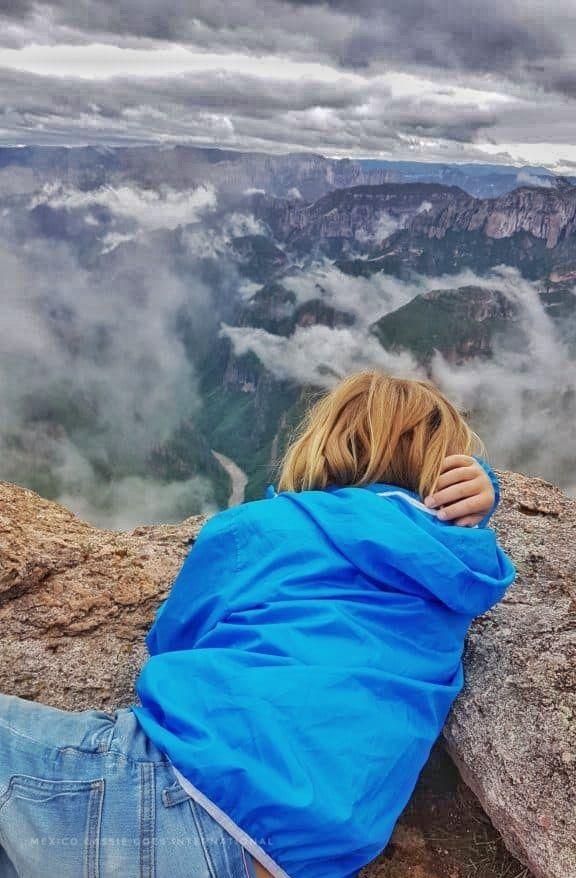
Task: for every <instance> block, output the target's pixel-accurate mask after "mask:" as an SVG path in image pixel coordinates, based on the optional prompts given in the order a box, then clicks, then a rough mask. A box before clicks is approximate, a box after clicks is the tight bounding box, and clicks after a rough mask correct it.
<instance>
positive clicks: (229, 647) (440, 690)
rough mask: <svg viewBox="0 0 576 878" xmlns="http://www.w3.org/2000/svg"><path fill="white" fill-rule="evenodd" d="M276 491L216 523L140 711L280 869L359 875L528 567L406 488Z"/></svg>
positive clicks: (168, 618)
mask: <svg viewBox="0 0 576 878" xmlns="http://www.w3.org/2000/svg"><path fill="white" fill-rule="evenodd" d="M485 466H486V468H487V469H488V471H489V472H490V473H491V470H489V468H488V467H487V465H485ZM491 475H492V478H493V480H495V476H494V474H493V473H492V474H491ZM268 494H269V496H268V498H267V499H263V500H258V501H253V502H249V503H244V504H243V505H241V506H237V507H234V508H231V509H227V510H225V511H223V512H220V513H218V514H217V515H215V516H214V517H213V518H211V519H210V520H209V521H208V522H207V523H206V524H205V525H204V527H203V528H202V530H201V532H200V535H199V537H198V539H197V540H196V543H195V544H194V547H193V549H192V551H191V552H190V554H189V556H188V558H187V559H186V561H185V563H184V565H183V567H182V569H181V571H180V574H179V576H178V578H177V579H176V581H175V583H174V586H173V588H172V591H171V593H170V595H169V597H168V599H167V600H166V601H165V603H164V604H163V605H162V606H161V608H160V610H159V611H158V614H157V617H156V621H155V623H154V625H153V627H152V629H151V630H150V633H149V635H148V638H147V644H148V647H149V651H150V656H151V657H150V658H149V660H148V662H147V664H146V665H145V667H144V669H143V670H142V672H141V675H140V677H139V680H138V684H137V691H138V695H139V697H140V699H141V705H142V706H141V707H135V708H134V709H135V711H136V714H137V716H138V718H139V720H140V722H141V724H142V726H143V728H144V730H145V732H146V733H147V734H148V736H149V737H150V738H151V739H152V741H153V742H154V743H155V744H156V745H157V746H158V747H159V748H160V749H161V750H162V751H163V752H164V753H166V754H167V755H168V757H169V758H170V760H171V762H172V763H173V765H174V766H175V767H176V769H178V771H179V772H180V774H181V776H183V778H185V779H186V781H187V782H188V785H189V788H190V789H192V790H193V791H195V794H196V797H197V799H198V801H200V802H201V804H203V805H204V806H206V807H208V809H209V810H210V811H211V813H212V814H213V816H214V817H215V818H216V819H217V820H219V821H220V822H221V823H222V824H223V825H224V826H225V827H226V828H227V829H228V830H229V831H231V832H232V834H234V835H235V836H236V838H238V839H239V840H240V841H241V842H242V843H243V844H244V846H245V847H247V848H248V849H249V850H251V851H252V853H253V854H255V856H256V857H257V859H260V861H261V862H262V863H263V865H264V866H265V867H267V868H268V869H269V870H270V871H271V872H272V874H274V875H276V876H290V878H351V876H355V875H356V873H357V871H358V870H359V869H360V868H361V867H362V866H363V865H365V864H366V863H367V862H368V861H370V860H371V859H372V858H374V857H375V856H376V855H377V854H378V853H379V852H380V851H381V850H382V848H383V847H384V846H385V845H386V842H387V840H388V838H389V836H390V834H391V832H392V829H393V827H394V824H395V822H396V820H397V818H398V816H399V814H400V813H401V811H402V810H403V808H404V807H405V805H406V803H407V802H408V799H409V798H410V795H411V793H412V791H413V789H414V786H415V784H416V780H417V778H418V775H419V773H420V770H421V769H422V767H423V765H424V763H425V762H426V759H427V758H428V755H429V752H430V749H431V747H432V744H433V743H434V741H435V739H436V738H437V737H438V735H439V733H440V731H441V729H442V726H443V724H444V721H445V719H446V716H447V714H448V711H449V709H450V706H451V704H452V702H453V700H454V698H455V697H456V695H457V694H458V692H459V691H460V689H461V687H462V684H463V672H462V663H461V657H462V651H463V644H464V637H465V634H466V631H467V629H468V627H469V625H470V622H471V620H472V619H473V618H474V617H475V616H476V615H478V614H480V613H483V612H484V611H485V610H487V609H488V608H489V607H491V606H492V605H493V604H494V603H495V602H496V601H498V600H500V598H501V597H502V595H503V594H504V592H505V590H506V588H507V586H508V585H509V584H510V583H511V582H512V580H513V579H514V575H515V569H514V567H513V565H512V563H511V562H510V560H509V559H508V557H507V556H506V555H505V554H504V552H503V551H502V550H501V549H500V547H499V546H498V545H497V542H496V537H495V534H494V531H493V530H492V529H491V528H487V527H476V528H465V527H458V526H457V525H454V524H449V523H446V522H442V521H441V520H440V519H438V518H437V517H436V515H435V514H434V512H433V511H431V510H428V509H427V508H426V507H425V506H423V505H422V504H421V503H419V501H418V496H417V495H416V494H415V493H413V492H411V491H407V490H406V489H402V488H398V487H396V486H394V485H387V484H373V485H370V486H368V487H363V488H360V487H346V488H328V489H326V490H324V491H320V490H315V491H303V492H300V493H295V492H282V493H280V494H275V492H274V491H273V489H270V490H269V492H268ZM483 523H485V522H483Z"/></svg>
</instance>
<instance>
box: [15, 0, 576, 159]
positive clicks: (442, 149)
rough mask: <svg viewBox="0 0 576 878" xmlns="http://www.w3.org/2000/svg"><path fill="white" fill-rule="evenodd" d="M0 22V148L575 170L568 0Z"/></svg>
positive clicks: (94, 9) (254, 6)
mask: <svg viewBox="0 0 576 878" xmlns="http://www.w3.org/2000/svg"><path fill="white" fill-rule="evenodd" d="M0 24H1V25H2V27H1V28H0V106H1V107H2V111H1V113H0V142H3V143H5V144H15V143H38V144H57V143H58V144H69V145H70V144H80V143H82V144H85V143H90V144H94V143H111V144H121V143H148V142H187V143H195V144H198V145H209V144H210V145H211V144H218V145H220V146H228V147H233V148H237V149H240V148H241V149H252V150H260V151H270V152H281V151H283V152H285V151H290V150H314V151H315V152H320V153H326V154H329V155H334V156H345V155H350V156H366V157H369V156H382V157H385V158H389V157H398V158H407V157H413V158H426V159H428V160H429V159H440V160H446V161H448V160H464V159H471V160H478V159H481V158H483V159H485V160H486V159H491V160H496V161H508V162H509V161H510V160H513V161H515V162H524V163H527V162H529V163H535V162H541V163H543V164H547V165H549V166H554V167H559V168H560V169H566V168H568V167H571V162H573V161H576V148H575V147H574V146H573V144H574V142H575V141H576V131H575V125H576V123H575V122H574V121H573V120H574V113H573V111H572V109H571V103H572V99H573V97H574V96H575V95H576V60H575V58H574V53H573V51H572V46H573V44H574V39H575V38H576V20H575V19H574V16H573V14H572V11H571V9H570V4H569V3H567V2H566V0H552V2H551V3H549V4H547V5H546V9H545V10H544V9H543V7H542V4H541V2H539V0H527V2H523V3H519V2H511V3H507V4H501V3H499V2H496V0H487V2H486V3H483V4H482V5H481V6H478V4H477V3H475V2H472V0H464V2H458V3H456V2H445V3H438V2H436V0H408V2H404V3H401V4H398V3H394V2H392V0H385V2H381V0H360V2H358V3H355V4H353V5H352V4H350V3H347V2H343V0H342V2H341V0H331V2H326V0H324V2H296V0H266V2H265V3H262V2H259V0H239V2H235V3H233V4H230V3H227V2H225V0H210V2H208V0H194V2H192V3H189V2H184V0H166V2H163V3H159V2H158V0H139V2H136V0H116V2H111V0H87V2H84V3H82V4H77V3H73V2H72V0H60V2H31V0H10V2H3V3H2V4H1V5H0ZM2 47H3V48H2Z"/></svg>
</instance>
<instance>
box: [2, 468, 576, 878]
mask: <svg viewBox="0 0 576 878" xmlns="http://www.w3.org/2000/svg"><path fill="white" fill-rule="evenodd" d="M500 476H501V480H502V485H503V498H504V499H503V501H502V504H501V508H500V510H499V512H498V514H497V515H496V517H495V525H496V528H497V531H498V533H499V537H500V539H501V542H502V543H503V545H504V546H505V548H506V549H507V550H508V552H509V553H510V554H511V556H512V558H513V560H514V561H515V563H516V565H517V568H518V578H517V582H516V583H515V585H514V586H513V588H512V589H511V590H510V592H509V594H508V596H507V597H506V599H505V600H504V601H503V602H502V604H501V605H499V606H498V607H496V608H495V609H494V610H493V611H491V612H490V613H489V614H487V615H486V616H484V617H483V618H482V619H479V620H478V621H477V622H476V624H475V626H474V628H473V631H472V632H471V634H470V637H469V643H468V648H467V653H466V672H467V685H466V689H465V691H464V693H463V694H462V695H461V697H460V698H459V699H458V701H457V703H456V705H455V707H454V710H453V711H452V714H451V716H450V719H449V722H448V724H447V727H446V730H445V739H446V743H447V746H448V748H449V751H450V754H451V755H452V757H453V759H454V760H455V762H456V763H457V765H458V766H459V768H460V771H461V773H462V775H463V777H464V778H465V780H466V781H467V783H468V784H469V785H470V786H471V787H472V789H473V790H474V791H475V793H476V795H477V796H478V798H479V799H480V801H481V803H482V805H483V807H484V808H485V810H486V812H487V813H488V815H489V816H490V817H491V819H492V821H493V822H494V824H495V825H496V827H497V828H498V829H499V831H500V833H501V834H502V836H503V838H504V840H505V842H506V844H507V845H508V847H509V848H510V849H511V850H512V851H513V852H514V853H515V854H516V855H517V856H518V857H519V858H520V859H521V860H522V861H523V862H524V863H525V864H527V865H528V866H529V868H530V869H531V870H532V872H533V874H534V875H535V876H536V878H576V722H575V718H576V612H575V611H576V548H575V546H574V541H575V537H576V501H575V500H570V499H568V498H567V497H565V496H564V495H563V494H562V493H561V492H560V491H559V490H558V489H556V488H554V487H553V486H552V485H550V484H548V483H546V482H543V481H541V480H539V479H528V478H525V477H523V476H519V475H516V474H513V473H500ZM202 523H203V519H202V518H190V519H187V520H186V521H184V522H182V524H180V525H176V526H158V527H139V528H136V529H135V530H133V531H131V532H129V533H116V532H110V531H101V530H98V529H97V528H94V527H92V526H91V525H89V524H87V523H85V522H82V521H80V520H79V519H78V518H76V517H75V516H74V515H72V513H70V512H68V511H67V510H66V509H64V508H62V507H61V506H59V505H57V504H55V503H52V502H49V501H46V500H43V499H41V498H40V497H38V496H37V495H36V494H34V493H33V492H31V491H27V490H25V489H23V488H19V487H16V486H14V485H10V484H7V483H0V630H1V632H2V638H1V639H0V691H3V692H11V693H15V694H18V695H21V696H23V697H26V698H34V699H37V700H40V701H43V702H45V703H48V704H53V705H55V706H58V707H64V708H69V709H81V708H85V707H108V708H109V707H116V706H119V705H124V704H129V703H130V702H131V701H132V700H133V697H134V696H133V689H132V686H133V680H134V675H135V673H136V671H137V669H138V667H139V666H140V664H141V662H142V660H143V657H144V646H143V640H144V635H145V633H146V630H147V628H148V626H149V624H150V622H151V620H152V618H153V615H154V612H155V610H156V608H157V606H158V604H159V602H160V601H161V600H162V599H163V598H164V597H165V596H166V594H167V593H168V590H169V588H170V584H171V582H172V581H173V579H174V576H175V575H176V573H177V571H178V569H179V566H180V564H181V562H182V560H183V559H184V557H185V555H186V553H187V552H188V551H189V548H190V546H191V545H192V543H193V541H194V539H195V536H196V534H197V533H198V530H199V528H200V526H201V525H202ZM400 832H402V829H400ZM379 868H380V869H381V868H382V866H380V867H378V866H376V871H372V870H367V872H366V873H365V874H367V875H374V876H376V875H380V874H384V873H383V872H381V871H379ZM402 874H404V873H402ZM406 874H414V875H416V874H418V875H421V876H422V878H426V873H424V872H422V871H414V872H407V873H406ZM428 874H429V873H428ZM451 874H453V873H451ZM454 874H456V873H454ZM494 875H496V873H494Z"/></svg>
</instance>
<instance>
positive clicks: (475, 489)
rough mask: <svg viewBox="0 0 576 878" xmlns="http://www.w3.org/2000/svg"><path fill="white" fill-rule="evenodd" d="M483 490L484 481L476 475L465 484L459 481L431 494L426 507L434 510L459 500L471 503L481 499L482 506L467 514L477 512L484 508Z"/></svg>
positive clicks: (427, 498) (472, 509) (469, 510)
mask: <svg viewBox="0 0 576 878" xmlns="http://www.w3.org/2000/svg"><path fill="white" fill-rule="evenodd" d="M456 472H458V470H456ZM482 489H483V481H482V480H481V479H480V478H478V476H476V475H474V477H473V478H471V479H468V478H467V480H466V481H464V482H463V481H461V480H459V481H457V482H455V483H454V484H448V485H447V486H446V487H442V488H441V490H436V491H435V492H434V494H430V495H429V496H428V497H426V499H425V500H424V503H425V504H426V506H428V507H430V508H432V509H433V508H435V507H438V506H446V505H447V504H453V503H457V502H458V501H459V500H466V499H468V502H471V501H472V500H473V499H474V498H475V497H479V498H480V505H479V506H478V507H474V508H470V509H467V510H465V511H466V512H467V513H469V512H477V511H479V510H480V509H481V508H483V504H484V502H485V498H484V496H483V494H482ZM460 514H462V513H460ZM451 517H452V516H451Z"/></svg>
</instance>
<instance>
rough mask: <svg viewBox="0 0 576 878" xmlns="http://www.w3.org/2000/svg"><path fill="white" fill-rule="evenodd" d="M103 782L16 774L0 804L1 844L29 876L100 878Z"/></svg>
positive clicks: (24, 873) (27, 876)
mask: <svg viewBox="0 0 576 878" xmlns="http://www.w3.org/2000/svg"><path fill="white" fill-rule="evenodd" d="M103 800H104V780H103V779H98V780H88V781H69V780H66V781H59V780H47V779H43V778H40V777H32V776H29V775H24V774H18V775H14V776H13V777H12V778H11V779H10V784H9V786H8V790H7V791H6V793H5V794H4V796H3V798H2V800H1V801H0V844H1V845H2V847H3V848H4V849H5V851H6V854H7V855H8V857H9V858H10V860H11V861H12V863H13V864H14V866H15V868H16V871H17V873H18V874H19V875H26V878H52V876H54V878H80V876H82V878H99V876H100V868H99V858H100V825H101V819H102V803H103Z"/></svg>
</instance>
